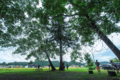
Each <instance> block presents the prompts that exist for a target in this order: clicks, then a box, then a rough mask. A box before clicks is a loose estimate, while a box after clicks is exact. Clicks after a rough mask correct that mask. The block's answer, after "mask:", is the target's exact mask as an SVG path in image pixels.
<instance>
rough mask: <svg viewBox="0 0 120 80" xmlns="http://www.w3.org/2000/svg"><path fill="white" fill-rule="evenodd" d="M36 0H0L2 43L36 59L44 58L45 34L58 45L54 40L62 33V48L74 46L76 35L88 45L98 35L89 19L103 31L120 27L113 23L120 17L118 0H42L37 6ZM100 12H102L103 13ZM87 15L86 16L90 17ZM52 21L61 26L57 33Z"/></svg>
mask: <svg viewBox="0 0 120 80" xmlns="http://www.w3.org/2000/svg"><path fill="white" fill-rule="evenodd" d="M38 3H39V0H22V1H21V0H1V2H0V12H1V13H0V46H1V47H11V46H13V47H16V51H15V52H14V54H21V55H27V56H28V58H30V57H31V56H34V57H36V58H37V59H39V58H40V59H46V56H45V53H44V52H43V49H44V48H45V47H46V46H44V45H45V42H44V41H46V40H45V38H46V37H47V38H48V39H47V40H49V41H50V39H52V40H54V41H53V42H54V44H52V43H50V44H51V46H55V47H57V46H58V45H56V44H57V43H58V42H59V41H58V39H59V38H61V37H63V44H64V45H63V47H65V48H66V46H65V45H67V46H68V47H72V48H73V47H76V45H74V44H77V43H76V42H74V41H75V40H77V39H78V38H79V41H80V44H81V45H84V46H88V45H90V46H91V45H93V44H94V39H95V38H96V37H97V38H98V39H99V36H98V35H97V32H96V31H95V30H96V29H95V28H94V26H92V25H91V24H90V22H91V21H92V22H93V23H95V25H97V27H98V28H99V29H100V30H101V31H102V32H104V34H105V35H109V34H111V33H113V32H120V28H119V27H117V26H115V24H116V23H117V22H119V21H120V20H119V19H120V15H119V13H120V9H119V8H120V6H119V0H108V1H105V0H97V1H95V0H56V1H55V0H42V7H37V5H38ZM110 3H111V4H110ZM66 6H68V7H66ZM102 13H105V14H103V15H102ZM86 16H89V17H90V20H88V19H87V17H86ZM68 17H69V19H68V21H66V22H67V24H68V25H69V26H66V25H64V19H65V18H68ZM63 18H64V19H63ZM52 22H56V23H58V24H57V27H58V25H61V26H63V29H62V30H63V31H64V32H63V33H62V32H61V33H60V34H59V33H58V34H56V32H60V31H61V30H60V28H61V27H60V26H59V28H57V29H56V28H55V27H54V26H55V25H56V23H55V25H52V24H53V23H52ZM66 22H65V23H66ZM66 27H68V28H66ZM52 28H53V29H52ZM48 29H49V30H48ZM52 30H53V36H52ZM57 30H59V31H57ZM68 30H69V31H68ZM47 31H48V32H47ZM65 31H66V32H65ZM47 34H50V35H49V36H48V35H47ZM103 37H104V36H103ZM72 41H73V42H72ZM67 42H69V43H71V44H72V45H70V44H68V43H67ZM47 46H48V43H47ZM48 48H51V47H48ZM52 50H53V48H52V49H51V50H50V51H51V54H50V57H54V54H57V53H56V52H54V51H53V52H52ZM57 50H58V49H57ZM76 54H77V53H76ZM78 54H79V53H78ZM38 56H39V57H38ZM76 57H77V56H75V58H76Z"/></svg>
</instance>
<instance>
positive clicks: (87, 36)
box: [69, 0, 120, 59]
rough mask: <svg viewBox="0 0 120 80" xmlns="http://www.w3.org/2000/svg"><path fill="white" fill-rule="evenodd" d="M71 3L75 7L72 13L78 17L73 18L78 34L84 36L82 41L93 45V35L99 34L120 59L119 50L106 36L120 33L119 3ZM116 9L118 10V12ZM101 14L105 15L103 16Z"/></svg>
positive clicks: (111, 0)
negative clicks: (119, 24)
mask: <svg viewBox="0 0 120 80" xmlns="http://www.w3.org/2000/svg"><path fill="white" fill-rule="evenodd" d="M69 2H70V4H71V5H72V7H73V8H72V10H73V11H72V12H74V14H76V15H78V17H76V18H72V19H73V20H72V21H75V22H76V23H77V24H74V26H75V28H76V29H77V32H78V33H79V34H80V35H82V36H83V37H82V38H81V40H82V41H83V42H85V43H87V42H91V43H92V42H93V41H92V40H93V39H94V36H93V35H94V34H96V33H97V35H98V36H99V37H100V38H101V39H102V40H103V41H104V42H105V43H106V45H107V46H108V47H109V48H110V49H111V50H112V51H113V52H114V54H115V55H116V56H117V57H118V58H119V59H120V51H119V49H118V48H117V47H116V46H115V45H114V44H113V43H112V42H111V41H110V40H109V38H107V36H106V35H108V34H110V33H113V32H120V28H119V27H116V26H115V23H116V22H118V21H119V18H118V17H120V16H118V12H119V10H118V8H117V6H116V5H118V3H117V1H113V0H109V1H101V0H98V1H94V0H90V1H80V0H75V1H73V0H69ZM110 3H111V4H110ZM108 6H109V7H108ZM112 7H113V8H112ZM114 9H116V11H115V10H114ZM101 13H105V14H104V15H102V14H101ZM81 30H83V31H81Z"/></svg>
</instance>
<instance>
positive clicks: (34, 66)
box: [28, 64, 38, 68]
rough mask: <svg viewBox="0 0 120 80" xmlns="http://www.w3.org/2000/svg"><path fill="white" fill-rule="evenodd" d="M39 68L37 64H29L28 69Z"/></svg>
mask: <svg viewBox="0 0 120 80" xmlns="http://www.w3.org/2000/svg"><path fill="white" fill-rule="evenodd" d="M37 67H38V65H36V64H29V65H28V68H37Z"/></svg>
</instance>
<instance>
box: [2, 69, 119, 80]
mask: <svg viewBox="0 0 120 80" xmlns="http://www.w3.org/2000/svg"><path fill="white" fill-rule="evenodd" d="M101 71H102V73H101V74H100V73H99V74H98V72H97V70H93V72H94V74H88V70H87V69H86V68H69V70H65V71H54V72H53V71H48V68H44V70H43V71H35V69H26V68H23V69H22V68H19V69H0V80H120V73H119V74H117V77H109V76H108V73H107V70H101Z"/></svg>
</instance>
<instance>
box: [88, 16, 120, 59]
mask: <svg viewBox="0 0 120 80" xmlns="http://www.w3.org/2000/svg"><path fill="white" fill-rule="evenodd" d="M86 18H87V19H88V20H89V22H90V24H91V28H92V29H94V30H95V31H96V32H97V34H98V35H99V36H100V38H101V39H102V40H103V41H104V42H105V43H106V45H107V46H108V47H109V48H110V49H111V50H112V51H113V52H114V54H115V55H116V56H117V57H118V59H119V60H120V51H119V49H118V48H117V47H116V46H115V45H114V44H113V43H112V42H111V41H110V39H109V38H107V36H106V35H105V34H104V33H103V32H102V31H100V30H99V28H98V27H97V26H96V25H95V23H94V22H93V21H92V20H91V19H90V17H89V15H88V14H86Z"/></svg>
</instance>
